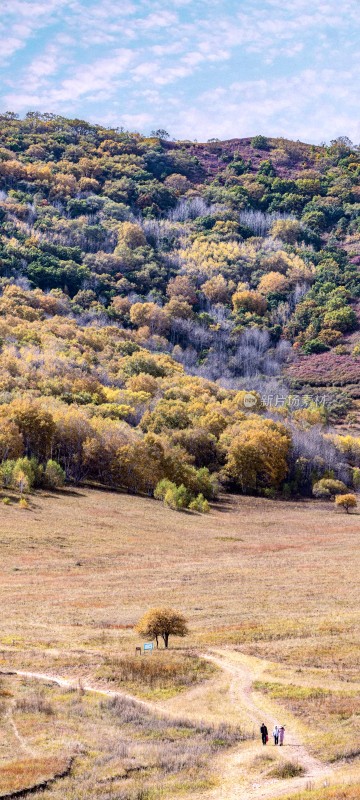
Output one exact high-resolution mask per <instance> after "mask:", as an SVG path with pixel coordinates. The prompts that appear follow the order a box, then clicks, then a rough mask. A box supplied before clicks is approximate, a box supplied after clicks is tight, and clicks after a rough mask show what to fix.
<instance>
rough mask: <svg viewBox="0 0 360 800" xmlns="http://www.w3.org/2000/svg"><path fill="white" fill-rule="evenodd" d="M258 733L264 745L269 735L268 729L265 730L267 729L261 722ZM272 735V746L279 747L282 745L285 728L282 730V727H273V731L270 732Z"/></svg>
mask: <svg viewBox="0 0 360 800" xmlns="http://www.w3.org/2000/svg"><path fill="white" fill-rule="evenodd" d="M260 733H261V741H262V743H263V744H266V743H267V742H268V741H269V733H268V729H267V727H266V725H265V722H263V724H262V725H261V727H260ZM272 735H273V739H274V744H278V745H280V747H281V745H283V744H284V736H285V728H284V726H283V725H280V727H279V726H278V725H274V730H273V732H272Z"/></svg>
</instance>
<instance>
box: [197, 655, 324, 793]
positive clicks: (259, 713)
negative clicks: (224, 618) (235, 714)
mask: <svg viewBox="0 0 360 800" xmlns="http://www.w3.org/2000/svg"><path fill="white" fill-rule="evenodd" d="M203 657H204V658H207V659H208V660H209V661H211V662H212V663H214V664H216V665H217V666H218V667H220V668H221V669H222V670H224V671H225V672H226V673H228V674H229V676H230V687H229V694H230V697H231V701H232V703H233V704H234V705H235V706H236V707H237V708H238V709H239V718H240V720H241V719H243V718H244V714H245V715H246V717H247V724H248V726H249V724H250V725H253V726H254V729H255V734H256V739H255V741H254V742H251V743H250V744H249V743H246V744H245V745H244V746H242V747H240V748H238V749H237V750H236V751H232V752H231V753H226V754H223V755H222V757H221V758H220V759H219V761H218V765H217V766H218V768H219V769H220V770H221V773H222V784H221V788H217V789H216V790H215V791H214V792H211V793H210V794H209V795H208V796H207V800H245V798H246V800H260V798H272V797H279V796H281V795H287V794H291V793H292V792H295V791H298V790H300V789H302V790H304V789H306V788H308V787H309V784H311V785H314V786H324V785H327V783H328V782H329V779H330V777H331V775H332V774H333V770H332V769H331V768H330V767H329V766H327V765H326V764H323V763H321V762H320V761H318V760H317V759H316V758H314V757H313V756H312V755H311V754H310V753H309V752H308V750H307V749H306V747H305V746H304V744H303V742H302V739H301V733H300V731H299V726H298V724H297V722H296V720H295V719H293V718H292V716H291V715H290V714H288V713H287V714H286V720H284V719H283V716H284V714H283V712H280V711H279V707H278V706H277V704H276V702H274V701H273V700H271V699H270V698H268V697H264V696H263V695H260V694H258V693H256V692H254V691H253V689H252V685H253V682H254V680H257V679H259V678H261V676H262V673H263V672H265V670H266V666H267V665H266V662H261V661H260V659H253V658H251V657H247V656H244V655H242V654H240V653H235V652H233V651H231V650H230V651H222V650H217V651H214V652H213V653H212V654H206V655H204V656H203ZM263 721H265V723H266V724H267V727H268V729H269V734H270V737H269V738H270V742H269V744H270V743H271V744H270V747H269V746H268V747H266V748H263V747H262V746H261V744H260V733H259V727H260V725H261V723H262V722H263ZM275 723H277V724H284V725H285V727H286V733H285V742H284V746H283V747H282V748H280V747H277V748H275V747H274V746H273V745H272V741H271V731H272V727H273V725H274V724H275ZM263 756H264V757H274V762H273V764H274V766H275V765H276V764H277V763H281V761H282V760H283V761H295V762H296V763H298V764H299V765H301V766H302V767H303V769H304V770H305V774H304V776H303V777H299V778H290V779H272V778H267V777H266V775H263V777H262V778H261V777H256V772H255V771H254V765H255V764H259V757H260V758H262V757H263ZM275 758H276V760H275ZM264 765H266V762H265V761H264ZM267 766H270V767H271V762H269V764H268V765H267ZM251 773H253V775H254V778H253V779H251Z"/></svg>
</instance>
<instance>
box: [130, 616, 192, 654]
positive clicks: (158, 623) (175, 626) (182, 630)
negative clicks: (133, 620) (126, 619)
mask: <svg viewBox="0 0 360 800" xmlns="http://www.w3.org/2000/svg"><path fill="white" fill-rule="evenodd" d="M135 630H136V631H137V632H138V634H139V635H140V636H142V637H143V638H144V639H155V641H156V647H158V646H159V636H161V638H162V639H163V641H164V645H165V647H166V649H167V648H168V646H169V636H186V635H187V634H188V633H189V631H188V627H187V624H186V619H185V617H183V616H182V614H179V613H178V612H177V611H173V609H172V608H150V609H149V611H147V612H146V614H144V616H143V617H141V619H140V620H139V622H138V624H137V626H136V629H135Z"/></svg>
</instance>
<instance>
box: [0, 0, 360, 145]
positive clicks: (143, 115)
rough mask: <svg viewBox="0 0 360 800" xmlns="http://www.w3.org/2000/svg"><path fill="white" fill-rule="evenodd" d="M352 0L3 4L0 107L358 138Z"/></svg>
mask: <svg viewBox="0 0 360 800" xmlns="http://www.w3.org/2000/svg"><path fill="white" fill-rule="evenodd" d="M359 12H360V7H359V0H319V1H318V2H314V0H311V1H310V0H288V1H286V0H237V2H236V0H152V1H151V2H150V0H28V1H26V0H1V5H0V38H1V42H0V96H1V100H0V108H1V109H2V110H3V111H5V110H11V111H16V112H18V113H19V114H20V115H23V114H24V113H25V112H26V111H29V110H31V111H34V110H39V111H52V112H56V113H60V114H63V115H67V116H71V117H81V118H83V119H88V120H90V121H93V122H99V123H102V124H106V125H109V126H110V125H115V126H121V125H123V126H124V127H125V128H127V129H130V130H139V131H140V132H143V133H148V132H150V131H151V130H152V129H153V128H158V127H161V128H166V130H168V131H169V132H170V134H171V135H172V136H174V137H175V138H189V139H198V140H199V141H206V140H207V139H209V138H211V137H218V138H221V139H227V138H232V137H241V136H249V135H254V134H256V133H263V134H267V135H270V136H286V137H289V138H294V139H301V140H304V141H309V142H316V143H319V142H321V141H327V142H328V141H330V139H333V138H335V137H336V136H339V135H347V136H349V137H350V138H351V139H352V140H353V141H354V142H355V143H358V142H359V141H360V119H359V107H360V102H359V100H360V49H359V33H360V30H359V27H360V26H359V17H360V13H359Z"/></svg>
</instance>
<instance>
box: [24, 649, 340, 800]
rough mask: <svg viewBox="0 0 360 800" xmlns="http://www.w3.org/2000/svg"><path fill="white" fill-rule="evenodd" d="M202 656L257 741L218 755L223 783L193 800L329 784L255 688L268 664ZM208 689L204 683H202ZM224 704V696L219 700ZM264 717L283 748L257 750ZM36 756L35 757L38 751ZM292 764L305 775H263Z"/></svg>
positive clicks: (249, 798) (90, 688) (296, 728)
mask: <svg viewBox="0 0 360 800" xmlns="http://www.w3.org/2000/svg"><path fill="white" fill-rule="evenodd" d="M202 657H203V658H205V659H207V660H208V661H210V662H212V663H213V664H215V665H216V666H217V667H219V668H220V669H221V670H222V671H223V673H225V675H227V676H228V677H229V680H230V683H229V689H228V692H229V697H230V701H231V705H232V707H233V708H234V709H235V711H236V715H237V714H238V717H239V724H241V725H242V727H244V726H245V727H246V726H247V728H248V730H251V729H253V730H254V733H255V736H256V738H255V739H252V740H250V741H249V740H248V741H246V742H244V743H242V744H241V745H239V746H237V747H236V748H232V749H231V750H230V751H227V752H225V753H223V752H222V753H221V754H219V755H218V756H217V757H216V758H215V759H214V763H213V767H214V769H216V771H217V774H218V776H219V778H220V781H219V785H218V786H217V787H216V789H213V790H211V791H206V792H202V793H201V794H196V795H191V797H192V798H193V800H261V798H267V799H268V800H270V798H275V797H276V798H277V797H279V796H283V795H289V794H291V793H292V792H295V791H299V790H306V789H308V788H309V785H311V786H314V787H321V786H326V785H328V783H329V780H330V779H331V776H332V775H333V774H334V770H333V769H332V768H331V767H329V766H328V765H326V764H323V763H321V762H320V761H318V760H317V759H316V758H314V757H313V756H312V755H311V754H310V753H309V752H308V750H307V749H306V747H305V745H304V743H303V741H302V733H301V731H300V725H299V723H298V722H297V720H296V719H295V718H294V717H293V716H292V715H291V714H290V713H288V712H287V713H286V719H285V720H284V719H283V718H282V717H283V716H284V712H283V711H281V710H280V708H279V706H278V705H277V703H276V702H275V701H274V700H272V699H271V698H269V697H268V696H264V695H263V694H260V693H258V692H256V691H254V689H253V683H254V681H255V680H257V679H261V677H262V675H263V673H264V672H265V671H266V669H267V667H268V665H267V662H266V661H261V659H256V658H253V657H250V656H245V655H243V654H242V653H238V652H235V651H233V650H230V649H229V650H220V649H216V650H212V651H211V652H210V653H206V654H202ZM13 674H14V675H18V676H19V677H23V678H30V679H33V680H38V681H44V682H48V683H53V684H56V685H58V686H61V687H64V688H67V689H75V690H76V689H77V690H83V691H85V692H93V693H96V694H98V695H101V696H103V697H108V698H113V697H122V698H124V699H126V700H129V701H131V702H135V703H137V704H138V705H139V706H141V707H142V708H146V709H147V710H149V711H152V712H153V713H156V714H166V715H167V716H170V717H172V716H174V717H175V716H179V712H178V711H175V710H172V709H171V707H169V705H168V703H169V701H165V702H163V703H159V702H151V701H148V700H141V699H139V698H138V697H136V696H135V695H132V694H129V693H127V692H122V691H120V690H113V689H104V688H100V687H97V686H94V685H93V684H91V683H88V682H87V681H81V682H79V680H77V679H71V678H63V677H62V676H60V675H51V674H48V673H43V672H31V671H25V670H14V672H13ZM197 691H199V687H197ZM205 691H206V684H205V685H204V692H205ZM184 698H185V695H184ZM220 702H221V698H220V697H219V703H220ZM263 719H264V720H265V722H266V723H267V724H268V728H269V730H272V725H273V724H274V723H275V722H277V723H278V724H285V727H286V733H285V743H284V747H282V748H280V747H276V748H274V747H273V746H271V747H267V748H263V747H262V746H259V741H260V735H259V726H260V724H261V722H262V721H263ZM9 721H10V723H11V724H12V725H13V730H14V733H15V735H16V736H17V738H18V739H19V741H20V743H21V744H22V747H23V748H24V749H25V748H26V749H27V750H28V752H29V753H30V748H29V747H28V745H27V744H26V742H25V741H23V740H22V737H21V736H20V734H19V732H18V731H17V729H16V726H15V723H14V721H13V720H12V717H9ZM245 723H246V724H245ZM32 754H33V755H35V753H34V752H33V753H32ZM263 756H267V757H269V762H268V763H266V762H263V763H260V762H261V759H262V757H263ZM259 758H260V762H259ZM272 758H273V759H274V760H273V761H272V760H271V759H272ZM290 760H291V761H295V762H296V763H298V764H299V765H301V766H302V767H303V769H304V776H302V777H298V778H290V779H276V778H270V777H267V776H266V772H263V773H262V774H259V769H260V770H261V769H262V770H265V771H266V770H267V769H269V768H271V767H272V766H275V765H276V764H279V763H281V761H290ZM259 765H260V766H259Z"/></svg>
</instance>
